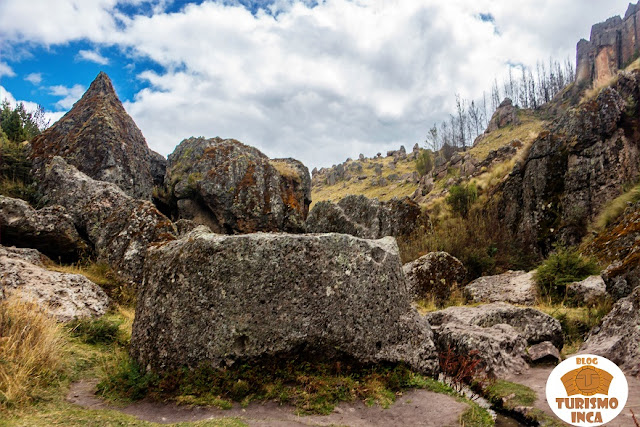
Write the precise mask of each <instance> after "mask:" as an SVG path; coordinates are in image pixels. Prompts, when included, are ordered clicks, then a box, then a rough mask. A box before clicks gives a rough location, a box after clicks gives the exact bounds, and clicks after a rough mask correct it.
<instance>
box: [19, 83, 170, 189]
mask: <svg viewBox="0 0 640 427" xmlns="http://www.w3.org/2000/svg"><path fill="white" fill-rule="evenodd" d="M54 156H60V157H62V158H64V159H65V160H66V161H67V162H68V163H69V164H71V165H73V166H75V167H77V168H78V170H80V171H81V172H83V173H85V174H86V175H88V176H90V177H91V178H93V179H96V180H99V181H107V182H112V183H114V184H116V185H118V186H119V187H120V188H121V189H123V190H124V191H125V192H126V193H127V194H128V195H130V196H131V197H135V198H139V199H151V192H152V188H153V183H154V176H152V171H151V166H152V157H153V164H154V173H155V174H157V173H159V172H158V162H157V153H154V155H153V156H152V154H151V151H150V150H149V148H148V147H147V143H146V141H145V139H144V136H142V132H140V129H138V127H137V126H136V124H135V123H134V121H133V119H132V118H131V117H130V116H129V114H127V112H126V111H125V109H124V107H123V106H122V103H121V102H120V100H119V99H118V96H117V95H116V92H115V90H114V89H113V85H112V84H111V80H110V79H109V77H108V76H107V75H106V74H105V73H103V72H101V73H100V74H98V76H97V77H96V79H95V80H94V81H93V83H91V86H90V87H89V89H88V90H87V92H86V93H85V94H84V95H83V96H82V98H81V99H80V100H79V101H78V102H76V103H75V104H74V106H73V108H72V109H71V110H70V111H69V112H68V113H67V114H65V115H64V116H63V117H62V118H61V119H60V120H58V121H57V122H56V123H55V124H54V125H53V126H51V127H50V128H49V129H47V130H46V131H44V132H43V133H42V134H41V135H39V136H37V137H35V138H34V139H33V140H32V141H31V158H32V160H33V164H34V170H35V171H36V175H37V176H40V175H41V173H42V171H43V170H44V168H45V166H46V164H47V163H48V162H49V161H50V160H51V159H52V158H53V157H54ZM155 179H157V177H155Z"/></svg>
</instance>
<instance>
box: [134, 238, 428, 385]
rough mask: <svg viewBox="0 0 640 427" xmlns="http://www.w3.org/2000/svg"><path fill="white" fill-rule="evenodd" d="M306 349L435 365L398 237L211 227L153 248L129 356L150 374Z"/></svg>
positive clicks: (424, 366) (334, 355)
mask: <svg viewBox="0 0 640 427" xmlns="http://www.w3.org/2000/svg"><path fill="white" fill-rule="evenodd" d="M303 353H304V354H308V355H311V356H313V357H320V358H323V359H334V360H339V359H340V358H343V357H344V358H350V359H355V360H356V361H359V362H361V363H378V362H405V363H407V364H408V365H409V366H410V367H412V368H413V369H416V370H418V371H421V372H425V373H434V372H435V371H436V370H437V365H438V362H437V356H436V352H435V347H434V345H433V341H432V333H431V328H430V327H429V324H428V322H427V321H426V320H425V319H424V318H422V317H421V316H420V315H419V314H418V313H417V312H416V311H415V309H414V308H412V306H411V299H410V297H409V295H408V293H407V291H406V286H405V282H404V276H403V274H402V265H401V263H400V257H399V255H398V247H397V245H396V243H395V240H394V239H392V238H385V239H381V240H363V239H358V238H355V237H352V236H348V235H340V234H321V235H292V234H267V233H256V234H247V235H238V236H225V235H219V234H211V233H209V232H207V230H206V229H204V228H197V229H195V230H193V231H192V232H191V233H189V234H187V235H186V236H184V237H182V238H181V239H180V240H176V241H172V242H168V243H165V244H160V245H156V246H155V247H152V248H151V249H150V250H149V255H148V257H147V262H146V267H145V286H144V287H143V289H142V290H141V292H140V294H139V297H138V302H137V307H136V317H135V322H134V326H133V335H132V339H131V354H132V356H133V358H134V359H135V360H137V361H138V362H139V363H140V364H141V365H142V366H148V367H150V368H152V369H154V370H164V369H173V368H178V367H181V366H196V365H198V364H200V363H208V364H211V365H213V366H224V365H230V364H233V363H235V362H240V361H251V360H258V359H264V358H270V357H287V356H288V355H299V354H303Z"/></svg>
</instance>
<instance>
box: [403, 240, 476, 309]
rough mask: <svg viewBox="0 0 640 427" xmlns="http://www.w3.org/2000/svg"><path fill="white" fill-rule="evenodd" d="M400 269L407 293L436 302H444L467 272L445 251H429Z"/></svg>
mask: <svg viewBox="0 0 640 427" xmlns="http://www.w3.org/2000/svg"><path fill="white" fill-rule="evenodd" d="M402 269H403V271H404V275H405V277H406V279H407V288H408V289H409V293H410V294H411V295H413V297H414V298H419V299H428V298H433V299H434V300H435V302H436V304H442V303H444V302H445V301H446V300H447V299H448V298H449V297H450V296H451V294H452V293H453V292H454V291H455V290H457V289H458V287H459V286H460V284H461V283H462V281H463V280H464V278H465V276H466V274H467V270H466V269H465V268H464V266H463V265H462V263H461V262H460V261H459V260H458V259H457V258H456V257H454V256H452V255H449V254H448V253H446V252H430V253H428V254H426V255H424V256H422V257H420V258H418V259H417V260H415V261H412V262H410V263H407V264H405V265H404V266H403V267H402Z"/></svg>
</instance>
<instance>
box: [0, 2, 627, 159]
mask: <svg viewBox="0 0 640 427" xmlns="http://www.w3.org/2000/svg"><path fill="white" fill-rule="evenodd" d="M34 1H35V2H36V3H38V4H37V5H35V6H34V5H33V4H32V3H33V2H30V4H29V5H28V6H27V5H25V4H24V3H25V2H24V1H23V0H4V1H3V2H2V3H0V40H4V41H7V40H8V41H12V40H13V41H25V40H28V41H30V42H36V43H41V44H45V45H51V44H56V43H65V42H67V41H70V40H78V39H86V40H89V41H90V42H93V43H95V44H96V45H97V46H98V47H101V46H118V47H120V48H122V49H123V51H124V52H127V54H128V55H130V56H131V57H132V59H133V60H134V61H135V59H136V58H145V59H150V60H152V61H154V62H156V63H157V64H160V65H161V66H162V71H155V72H152V71H144V72H141V73H139V74H138V76H137V77H138V78H139V79H140V80H142V81H144V82H146V83H148V87H147V88H146V89H144V90H142V91H140V92H138V93H137V94H136V95H135V97H134V98H133V99H132V100H130V101H129V102H127V103H125V108H127V110H128V111H129V112H130V114H132V116H133V117H134V119H135V120H136V122H137V123H138V125H139V126H140V128H141V129H142V131H143V133H144V134H145V136H146V137H147V140H148V142H149V144H150V145H151V146H152V148H154V149H156V150H157V151H160V152H161V153H163V154H168V153H170V152H171V151H172V150H173V148H174V146H175V145H176V144H177V143H178V142H179V141H180V140H181V139H183V138H185V137H189V136H191V135H204V136H217V135H218V136H221V137H235V138H238V139H240V140H242V141H243V142H245V143H247V144H251V145H255V146H257V147H259V148H260V149H262V150H263V151H265V152H266V153H267V154H268V155H270V156H293V157H297V158H300V159H301V160H303V161H304V162H305V163H307V164H308V165H310V166H316V165H318V166H320V165H327V164H331V163H336V162H339V161H342V160H344V158H346V157H355V156H357V155H358V153H359V152H362V153H364V154H366V155H375V153H376V152H377V151H384V150H386V149H391V148H397V147H398V146H399V145H400V144H404V145H405V146H407V148H409V147H410V146H413V144H414V143H422V141H423V140H424V136H425V134H426V131H427V129H428V127H429V126H430V125H431V124H432V123H433V122H434V121H437V120H440V119H442V118H444V117H446V116H447V114H448V113H449V112H450V111H452V110H453V107H454V105H453V104H454V94H455V93H460V94H461V95H462V96H463V97H467V98H477V97H480V96H481V95H482V91H483V90H485V89H489V87H490V85H491V82H492V81H493V79H494V77H496V76H498V77H499V78H501V77H502V75H503V74H504V73H505V71H506V68H507V66H508V64H513V63H518V64H525V65H529V66H534V65H535V63H536V61H537V60H540V59H542V60H546V59H548V58H549V57H550V56H553V57H555V58H560V59H564V58H565V57H567V56H570V57H573V56H574V55H575V43H576V42H577V41H578V39H579V38H580V37H587V36H588V34H589V29H590V27H591V25H592V24H593V23H596V22H598V21H602V20H604V19H606V18H607V17H609V16H611V15H615V14H621V13H624V10H625V7H626V5H627V2H626V1H624V0H611V1H607V2H603V1H601V0H553V1H552V0H522V1H518V2H514V1H500V2H497V1H495V0H449V1H446V2H443V1H440V0H421V1H415V0H368V1H364V0H321V1H319V2H318V4H317V5H315V2H313V1H311V0H309V1H291V0H277V1H273V2H270V3H268V6H264V7H265V9H264V10H261V11H258V12H257V13H251V12H250V11H249V10H247V9H246V8H245V7H243V6H241V5H239V4H238V2H232V1H224V2H223V1H218V2H215V1H206V2H203V3H201V4H188V5H185V6H184V7H182V8H181V9H180V10H179V11H178V12H175V13H166V12H164V10H165V9H164V6H165V5H166V3H165V2H164V1H156V2H151V5H152V7H151V8H150V9H149V8H147V9H145V10H146V12H145V13H144V14H140V15H132V14H129V15H126V14H124V13H121V12H120V11H119V7H120V6H121V5H118V3H123V2H118V0H96V1H93V2H78V1H74V0H60V1H57V2H55V3H56V5H55V7H54V6H53V5H52V4H51V3H52V2H50V1H47V0H34ZM32 11H35V12H33V13H35V14H43V15H44V16H43V18H42V19H37V16H36V17H34V16H33V15H32V14H31V15H28V18H29V19H28V20H26V19H27V15H25V14H26V13H31V12H32ZM560 11H561V12H562V13H560ZM45 17H46V19H45ZM24 22H38V23H39V24H38V25H32V26H26V25H24ZM40 22H41V23H42V24H40ZM0 43H1V42H0ZM0 47H2V46H1V45H0ZM94 53H95V54H96V55H98V56H99V51H97V50H92V51H86V54H85V55H86V56H87V57H85V58H84V59H89V58H88V56H89V55H91V54H94ZM79 55H80V56H81V57H82V54H81V53H80V54H79ZM98 56H94V57H93V60H94V62H97V61H95V59H97V58H98ZM103 59H105V60H106V58H103ZM116 83H117V82H116ZM74 88H75V87H74ZM71 89H73V88H64V90H63V89H62V88H61V87H59V90H58V91H57V92H56V93H55V94H56V95H57V96H61V97H62V98H63V99H62V100H61V101H59V103H58V106H59V107H60V108H68V107H70V106H71V104H72V103H73V101H75V100H76V99H77V98H78V97H79V96H80V95H81V90H80V89H78V91H79V92H74V93H73V94H72V93H71ZM65 90H66V91H67V92H65ZM76 95H77V96H76Z"/></svg>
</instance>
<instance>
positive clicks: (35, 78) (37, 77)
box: [24, 73, 42, 86]
mask: <svg viewBox="0 0 640 427" xmlns="http://www.w3.org/2000/svg"><path fill="white" fill-rule="evenodd" d="M24 79H25V80H26V81H28V82H29V83H31V84H34V85H36V86H37V85H39V84H40V83H42V73H31V74H27V76H26V77H25V78H24Z"/></svg>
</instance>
